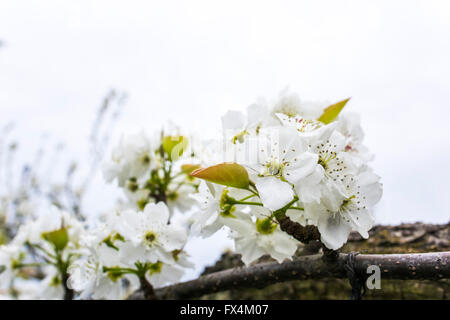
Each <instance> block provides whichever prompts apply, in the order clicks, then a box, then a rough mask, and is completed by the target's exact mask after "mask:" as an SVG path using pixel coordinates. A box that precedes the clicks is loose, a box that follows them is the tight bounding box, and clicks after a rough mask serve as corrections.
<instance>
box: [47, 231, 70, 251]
mask: <svg viewBox="0 0 450 320" xmlns="http://www.w3.org/2000/svg"><path fill="white" fill-rule="evenodd" d="M42 238H44V240H46V241H48V242H50V243H51V244H53V245H54V246H55V248H56V250H63V249H64V248H65V247H66V246H67V243H68V242H69V234H68V233H67V229H66V228H64V227H63V228H61V229H58V230H55V231H50V232H44V233H43V234H42Z"/></svg>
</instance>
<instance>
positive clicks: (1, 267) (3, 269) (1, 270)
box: [0, 266, 6, 274]
mask: <svg viewBox="0 0 450 320" xmlns="http://www.w3.org/2000/svg"><path fill="white" fill-rule="evenodd" d="M5 270H6V267H5V266H0V274H1V273H2V272H3V271H5Z"/></svg>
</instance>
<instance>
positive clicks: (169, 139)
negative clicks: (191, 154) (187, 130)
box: [162, 136, 188, 161]
mask: <svg viewBox="0 0 450 320" xmlns="http://www.w3.org/2000/svg"><path fill="white" fill-rule="evenodd" d="M187 145H188V139H187V138H186V137H183V136H165V137H164V138H163V140H162V146H163V149H164V152H165V153H166V154H167V156H168V158H169V160H171V161H176V160H178V158H180V157H181V156H182V155H183V152H184V151H185V150H186V149H187Z"/></svg>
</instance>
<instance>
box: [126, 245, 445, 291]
mask: <svg viewBox="0 0 450 320" xmlns="http://www.w3.org/2000/svg"><path fill="white" fill-rule="evenodd" d="M347 258H348V254H343V253H341V254H339V255H338V256H337V259H336V260H334V262H330V261H329V260H327V259H323V255H321V254H317V255H311V256H303V257H299V258H298V259H296V260H293V261H288V262H284V263H282V264H279V263H276V262H267V263H260V264H256V265H253V266H250V267H239V268H233V269H228V270H224V271H220V272H215V273H211V274H208V275H205V276H201V277H199V278H198V279H196V280H191V281H187V282H182V283H178V284H175V285H171V286H167V287H164V288H160V289H157V290H155V294H156V296H157V298H158V299H187V298H188V299H190V298H196V297H200V296H202V295H204V294H209V293H214V292H218V291H224V290H228V289H239V288H264V287H266V286H268V285H270V284H274V283H278V282H284V281H289V280H301V279H321V278H329V277H331V278H346V277H347V273H346V270H345V262H346V261H347ZM354 260H355V261H354V268H355V273H356V274H357V275H358V276H360V277H362V278H364V279H365V278H366V277H367V276H369V274H367V267H368V266H370V265H377V266H378V267H379V268H380V270H381V280H385V279H400V280H408V279H415V280H422V279H427V280H440V279H448V278H450V251H448V252H435V253H416V254H369V255H362V254H361V255H357V256H355V259H354ZM130 299H144V295H143V293H142V292H141V291H137V292H135V293H134V294H133V295H132V296H131V297H130Z"/></svg>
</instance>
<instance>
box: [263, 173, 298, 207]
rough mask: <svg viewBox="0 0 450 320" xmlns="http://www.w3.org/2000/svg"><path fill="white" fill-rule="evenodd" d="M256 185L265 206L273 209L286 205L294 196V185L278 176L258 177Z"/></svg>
mask: <svg viewBox="0 0 450 320" xmlns="http://www.w3.org/2000/svg"><path fill="white" fill-rule="evenodd" d="M255 185H256V189H258V192H259V197H260V198H261V201H262V203H263V204H264V207H266V208H268V209H270V210H272V211H275V210H278V209H280V208H282V207H284V206H285V205H287V204H288V203H289V202H290V201H291V200H292V199H293V198H294V191H293V190H292V186H291V185H290V184H289V183H287V182H284V181H281V180H280V179H278V178H275V177H263V178H258V179H257V180H256V182H255Z"/></svg>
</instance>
